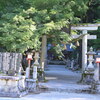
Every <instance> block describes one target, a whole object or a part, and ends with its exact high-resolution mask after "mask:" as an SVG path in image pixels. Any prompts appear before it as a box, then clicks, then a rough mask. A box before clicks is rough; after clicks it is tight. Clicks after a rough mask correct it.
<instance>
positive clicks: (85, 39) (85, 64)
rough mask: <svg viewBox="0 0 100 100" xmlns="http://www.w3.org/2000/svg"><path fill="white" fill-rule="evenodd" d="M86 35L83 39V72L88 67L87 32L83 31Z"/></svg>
mask: <svg viewBox="0 0 100 100" xmlns="http://www.w3.org/2000/svg"><path fill="white" fill-rule="evenodd" d="M82 33H83V34H86V35H84V37H83V39H82V72H83V71H84V70H85V68H86V66H87V55H86V53H87V30H83V31H82Z"/></svg>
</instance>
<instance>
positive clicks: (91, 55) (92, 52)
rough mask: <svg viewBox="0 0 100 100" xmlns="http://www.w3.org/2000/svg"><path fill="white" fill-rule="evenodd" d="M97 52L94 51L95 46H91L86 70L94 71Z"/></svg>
mask: <svg viewBox="0 0 100 100" xmlns="http://www.w3.org/2000/svg"><path fill="white" fill-rule="evenodd" d="M95 54H96V53H95V52H94V51H93V48H92V47H91V48H90V51H89V52H88V53H87V56H88V62H89V63H88V66H87V68H86V70H89V71H94V65H93V61H94V55H95Z"/></svg>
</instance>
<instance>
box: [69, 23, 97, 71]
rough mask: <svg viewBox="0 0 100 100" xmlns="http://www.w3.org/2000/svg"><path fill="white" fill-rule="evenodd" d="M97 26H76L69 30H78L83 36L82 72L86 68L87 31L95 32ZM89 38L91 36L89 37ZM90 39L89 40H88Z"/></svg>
mask: <svg viewBox="0 0 100 100" xmlns="http://www.w3.org/2000/svg"><path fill="white" fill-rule="evenodd" d="M97 29H98V24H88V25H78V26H72V27H71V30H80V31H82V34H84V36H83V38H82V72H83V71H84V70H85V68H86V67H87V55H86V53H87V39H88V34H87V33H88V31H90V30H91V31H92V30H97ZM90 36H91V35H90ZM90 39H91V38H90Z"/></svg>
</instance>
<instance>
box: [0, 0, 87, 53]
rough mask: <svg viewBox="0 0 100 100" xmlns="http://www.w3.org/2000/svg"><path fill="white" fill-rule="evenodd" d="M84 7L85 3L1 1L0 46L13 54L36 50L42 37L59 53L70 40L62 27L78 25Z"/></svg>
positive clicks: (76, 1) (35, 0)
mask: <svg viewBox="0 0 100 100" xmlns="http://www.w3.org/2000/svg"><path fill="white" fill-rule="evenodd" d="M86 4H87V2H86V1H85V0H81V2H80V1H79V0H8V1H6V0H1V1H0V5H1V8H0V9H2V12H1V19H2V20H0V33H1V34H0V45H1V47H4V48H5V49H6V50H7V51H13V52H24V51H25V50H27V49H28V48H34V49H35V50H39V49H40V48H41V37H42V35H44V34H45V35H47V36H48V37H51V38H50V39H48V40H50V42H51V43H52V42H54V43H56V44H57V46H56V48H55V49H56V50H58V47H59V48H61V47H62V46H60V45H61V44H62V43H64V44H66V43H67V42H68V41H69V40H70V38H69V35H68V34H67V33H65V32H64V31H63V30H62V28H63V27H68V25H69V24H71V23H77V22H78V21H79V20H80V18H79V17H77V16H80V14H81V15H82V14H83V13H84V12H85V11H86V10H87V6H86ZM82 12H83V13H82ZM59 50H60V49H59ZM60 51H61V50H60ZM60 51H58V53H60Z"/></svg>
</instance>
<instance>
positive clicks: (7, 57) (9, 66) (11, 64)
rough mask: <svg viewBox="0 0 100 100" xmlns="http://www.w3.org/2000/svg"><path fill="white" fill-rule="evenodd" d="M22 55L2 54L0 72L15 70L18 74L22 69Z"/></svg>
mask: <svg viewBox="0 0 100 100" xmlns="http://www.w3.org/2000/svg"><path fill="white" fill-rule="evenodd" d="M21 62H22V54H21V53H8V52H0V71H1V72H7V71H8V70H13V71H16V72H18V70H19V67H21V66H22V65H21Z"/></svg>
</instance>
